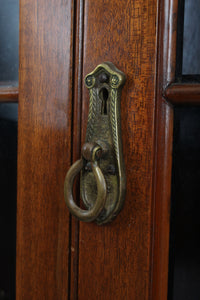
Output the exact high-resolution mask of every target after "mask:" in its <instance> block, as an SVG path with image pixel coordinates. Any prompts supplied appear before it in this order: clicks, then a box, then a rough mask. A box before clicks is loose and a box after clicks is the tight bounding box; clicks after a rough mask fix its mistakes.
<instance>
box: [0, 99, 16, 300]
mask: <svg viewBox="0 0 200 300" xmlns="http://www.w3.org/2000/svg"><path fill="white" fill-rule="evenodd" d="M0 165H1V168H0V191H1V201H0V238H1V242H0V300H14V299H15V257H16V186H17V184H16V182H17V104H15V103H10V104H3V103H0Z"/></svg>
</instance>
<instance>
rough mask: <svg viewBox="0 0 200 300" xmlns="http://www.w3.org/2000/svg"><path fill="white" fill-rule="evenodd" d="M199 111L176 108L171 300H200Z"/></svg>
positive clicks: (196, 109) (197, 109)
mask: <svg viewBox="0 0 200 300" xmlns="http://www.w3.org/2000/svg"><path fill="white" fill-rule="evenodd" d="M199 153H200V108H199V107H198V108H188V107H187V108H183V107H180V108H175V123H174V149H173V170H172V202H171V204H172V205H171V232H170V260H169V297H168V299H169V300H188V299H191V300H199V299H200V155H199Z"/></svg>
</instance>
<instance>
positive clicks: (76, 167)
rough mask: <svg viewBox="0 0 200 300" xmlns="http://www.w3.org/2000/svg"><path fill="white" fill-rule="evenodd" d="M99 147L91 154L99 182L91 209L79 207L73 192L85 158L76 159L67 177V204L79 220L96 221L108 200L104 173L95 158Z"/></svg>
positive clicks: (92, 165)
mask: <svg viewBox="0 0 200 300" xmlns="http://www.w3.org/2000/svg"><path fill="white" fill-rule="evenodd" d="M84 146H85V145H84ZM99 149H100V147H98V148H97V147H95V148H93V151H92V154H91V160H92V161H91V167H92V171H93V174H94V176H95V179H96V183H97V198H96V201H95V203H94V205H93V207H92V208H91V209H89V210H84V209H81V208H80V207H78V206H77V205H76V203H75V202H74V199H73V193H72V191H73V182H74V178H75V177H76V175H77V174H78V173H79V172H80V171H81V169H82V168H83V167H84V166H85V162H84V159H83V158H81V159H80V160H78V161H76V162H75V163H74V164H73V165H72V166H71V168H70V169H69V171H68V173H67V175H66V177H65V186H64V195H65V202H66V204H67V207H68V208H69V211H70V212H71V214H72V215H74V216H75V217H77V218H78V219H79V220H81V221H85V222H92V221H94V220H95V219H96V218H97V217H98V216H99V214H100V213H101V211H102V209H103V208H104V205H105V201H106V182H105V179H104V176H103V173H102V172H101V169H100V168H99V167H98V164H97V161H96V160H95V153H96V152H97V151H98V150H99Z"/></svg>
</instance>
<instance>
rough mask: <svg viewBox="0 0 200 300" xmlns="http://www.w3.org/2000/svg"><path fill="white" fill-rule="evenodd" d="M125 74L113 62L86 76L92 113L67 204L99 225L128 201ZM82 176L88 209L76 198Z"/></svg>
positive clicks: (67, 190) (68, 185)
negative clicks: (123, 116) (123, 126)
mask: <svg viewBox="0 0 200 300" xmlns="http://www.w3.org/2000/svg"><path fill="white" fill-rule="evenodd" d="M124 83H125V74H124V73H123V72H121V71H120V70H118V69H117V68H116V67H115V66H114V65H113V63H111V62H104V63H102V64H100V65H98V66H97V67H96V68H95V69H94V70H93V71H92V72H91V73H89V74H87V75H86V77H85V85H86V87H87V89H88V91H89V111H88V120H87V130H86V137H85V144H84V145H83V148H82V157H81V159H80V160H78V161H77V162H76V163H74V164H73V166H72V167H71V168H70V169H69V171H68V173H67V175H66V178H65V187H64V193H65V202H66V204H67V206H68V208H69V210H70V212H71V213H72V214H73V215H74V216H76V217H77V218H78V219H79V220H82V221H85V222H91V221H95V222H96V223H97V224H98V225H103V224H106V223H109V222H111V221H112V220H113V219H114V218H115V217H116V216H117V215H118V214H119V212H120V211H121V209H122V207H123V203H124V200H125V191H126V174H125V166H124V158H123V151H122V136H121V121H120V108H121V105H124V104H125V103H126V102H124V103H122V104H120V101H121V90H122V87H123V85H124ZM80 171H81V175H80V196H81V198H82V201H83V203H84V206H85V209H86V210H84V209H81V208H80V207H78V205H77V204H76V203H75V201H74V199H73V194H72V190H73V182H74V178H75V176H76V175H77V174H78V173H79V172H80Z"/></svg>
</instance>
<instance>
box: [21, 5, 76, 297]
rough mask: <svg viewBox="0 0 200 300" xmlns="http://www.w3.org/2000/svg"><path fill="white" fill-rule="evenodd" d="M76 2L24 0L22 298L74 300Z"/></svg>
mask: <svg viewBox="0 0 200 300" xmlns="http://www.w3.org/2000/svg"><path fill="white" fill-rule="evenodd" d="M73 9H74V8H73V1H71V0H52V1H50V2H49V1H48V0H22V1H20V64H19V133H18V201H17V275H16V278H17V297H16V299H29V300H31V299H52V300H55V299H67V298H68V292H69V289H68V282H69V277H68V272H69V270H68V259H69V214H68V211H67V207H66V205H65V203H64V196H63V186H64V177H65V174H66V171H67V169H68V168H69V166H70V164H71V130H72V124H71V123H72V122H71V119H72V118H71V114H72V65H73V63H72V59H73V51H72V49H73V48H72V46H73Z"/></svg>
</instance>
